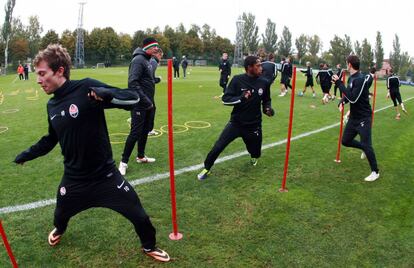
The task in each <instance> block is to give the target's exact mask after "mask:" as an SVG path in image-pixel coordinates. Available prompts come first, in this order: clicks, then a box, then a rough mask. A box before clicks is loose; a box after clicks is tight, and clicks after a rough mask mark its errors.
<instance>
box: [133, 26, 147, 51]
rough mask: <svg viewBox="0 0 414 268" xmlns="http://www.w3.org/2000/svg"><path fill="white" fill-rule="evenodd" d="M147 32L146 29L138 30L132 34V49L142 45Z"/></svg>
mask: <svg viewBox="0 0 414 268" xmlns="http://www.w3.org/2000/svg"><path fill="white" fill-rule="evenodd" d="M145 37H146V34H145V33H144V31H141V30H138V31H136V32H135V33H134V35H133V36H132V43H131V46H132V50H135V49H136V48H137V47H142V41H144V39H145Z"/></svg>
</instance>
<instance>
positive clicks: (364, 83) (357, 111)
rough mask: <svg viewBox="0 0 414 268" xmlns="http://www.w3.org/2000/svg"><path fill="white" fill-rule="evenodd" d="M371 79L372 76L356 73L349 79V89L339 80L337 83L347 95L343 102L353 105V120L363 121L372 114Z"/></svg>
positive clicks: (351, 116)
mask: <svg viewBox="0 0 414 268" xmlns="http://www.w3.org/2000/svg"><path fill="white" fill-rule="evenodd" d="M369 77H371V76H370V75H363V74H362V73H361V72H356V73H354V74H353V75H351V76H350V77H349V78H348V87H345V85H344V84H343V83H342V81H341V80H339V79H338V80H337V81H336V82H335V85H336V86H337V87H338V88H339V90H340V91H341V93H343V94H345V96H344V97H343V98H342V101H343V102H345V103H347V102H349V103H350V105H351V115H350V118H351V119H363V118H367V117H370V116H371V114H372V110H371V105H370V104H369V87H368V81H369V79H370V78H369Z"/></svg>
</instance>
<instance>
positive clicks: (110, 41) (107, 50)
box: [88, 27, 120, 62]
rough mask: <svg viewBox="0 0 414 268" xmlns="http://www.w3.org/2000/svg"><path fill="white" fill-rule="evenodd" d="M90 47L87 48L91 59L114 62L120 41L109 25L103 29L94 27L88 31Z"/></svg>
mask: <svg viewBox="0 0 414 268" xmlns="http://www.w3.org/2000/svg"><path fill="white" fill-rule="evenodd" d="M89 45H90V48H89V49H88V50H89V51H90V52H92V53H90V54H91V55H92V60H94V61H104V62H115V60H116V58H117V55H118V51H119V47H120V41H119V38H118V35H117V33H116V32H115V31H114V29H113V28H111V27H106V28H103V29H100V28H95V29H93V30H92V32H91V33H90V44H89Z"/></svg>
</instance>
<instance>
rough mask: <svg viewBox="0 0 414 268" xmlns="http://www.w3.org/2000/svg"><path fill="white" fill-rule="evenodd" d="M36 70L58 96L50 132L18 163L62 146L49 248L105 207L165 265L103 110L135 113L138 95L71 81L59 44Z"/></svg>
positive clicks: (50, 114) (40, 58) (50, 103)
mask: <svg viewBox="0 0 414 268" xmlns="http://www.w3.org/2000/svg"><path fill="white" fill-rule="evenodd" d="M45 55H46V56H45ZM51 55H52V56H51ZM51 57H53V58H54V59H53V60H51ZM56 59H60V61H58V60H56ZM35 65H36V73H37V74H38V79H37V81H38V83H39V84H40V85H41V86H42V88H43V89H44V91H45V92H46V93H47V94H52V93H53V94H54V96H53V97H52V98H51V99H50V100H49V101H48V103H47V115H48V123H49V130H48V134H47V135H45V136H43V137H42V138H41V139H40V140H39V141H38V142H37V143H36V144H34V145H33V146H31V147H30V148H29V149H27V150H26V151H24V152H22V153H21V154H19V155H18V156H17V157H16V159H15V160H14V162H16V163H18V164H23V163H25V162H27V161H30V160H33V159H35V158H37V157H39V156H43V155H45V154H47V153H49V152H50V151H51V150H52V149H53V148H54V147H55V146H56V144H57V143H59V144H60V147H61V152H62V154H63V157H64V161H63V163H64V174H63V177H62V181H61V182H60V185H59V188H58V191H57V203H56V209H55V214H54V225H55V227H56V228H55V229H54V230H53V231H52V232H51V233H50V235H49V239H48V242H49V244H50V245H51V246H55V245H56V244H57V243H58V242H59V241H60V239H61V236H62V235H63V233H64V232H65V231H66V228H67V226H68V222H69V220H70V219H71V217H73V216H75V215H76V214H78V213H79V212H82V211H84V210H87V209H89V208H93V207H105V208H109V209H112V210H114V211H116V212H118V213H120V214H122V215H123V216H124V217H126V218H127V219H128V220H129V221H131V223H132V224H133V225H134V227H135V231H136V233H137V235H138V236H139V238H140V240H141V243H142V246H143V247H144V249H146V250H147V254H148V255H151V254H156V253H162V254H160V255H164V257H165V258H164V260H166V258H167V257H168V254H166V253H165V252H163V251H162V250H159V249H157V248H156V246H155V243H156V239H155V228H154V227H153V226H152V224H151V221H150V219H149V217H148V215H147V214H146V212H145V210H144V209H143V207H142V205H141V203H140V200H139V198H138V195H137V194H136V192H135V191H134V188H133V187H132V186H131V185H130V184H129V183H128V181H126V180H125V179H124V177H123V176H121V174H120V173H119V172H118V170H117V168H116V166H115V162H114V160H113V159H112V149H111V145H110V142H109V136H108V129H107V125H106V120H105V113H104V109H106V108H114V107H118V108H126V109H131V108H132V107H133V105H135V104H136V103H137V102H138V101H139V97H138V94H137V93H136V92H135V91H133V90H120V89H117V88H111V87H109V86H108V85H105V84H103V83H101V82H99V81H96V80H93V79H88V78H87V79H83V80H79V81H72V80H69V74H70V73H69V72H70V71H69V70H70V68H69V66H70V56H69V54H68V53H67V51H66V49H63V48H62V47H61V46H58V45H49V46H48V47H47V48H46V49H45V50H44V51H42V52H40V53H39V54H38V56H37V57H36V59H35ZM53 68H54V69H53ZM55 69H56V70H55ZM154 252H155V253H154ZM164 253H165V254H164ZM152 257H154V256H152ZM154 258H156V257H154ZM156 259H157V258H156ZM168 260H169V257H168Z"/></svg>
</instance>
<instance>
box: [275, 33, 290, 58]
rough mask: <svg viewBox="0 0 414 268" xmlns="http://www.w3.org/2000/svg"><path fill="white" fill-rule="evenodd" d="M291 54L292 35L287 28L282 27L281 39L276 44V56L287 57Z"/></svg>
mask: <svg viewBox="0 0 414 268" xmlns="http://www.w3.org/2000/svg"><path fill="white" fill-rule="evenodd" d="M291 53H292V33H291V32H290V31H289V28H288V27H286V26H285V27H283V31H282V37H281V38H280V40H279V43H278V54H279V55H280V56H281V57H283V56H285V57H287V56H289V55H290V54H291Z"/></svg>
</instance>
